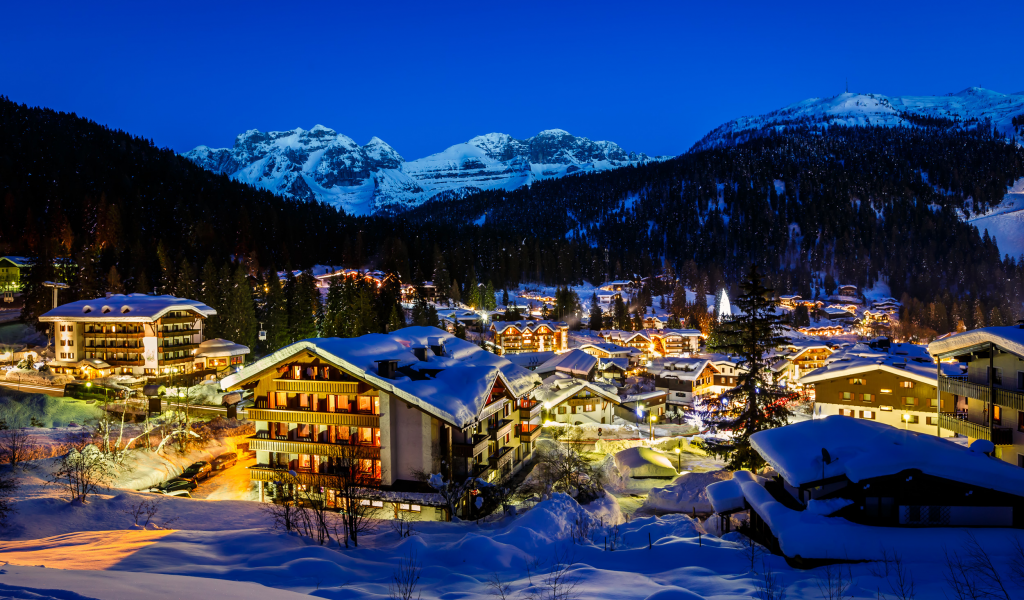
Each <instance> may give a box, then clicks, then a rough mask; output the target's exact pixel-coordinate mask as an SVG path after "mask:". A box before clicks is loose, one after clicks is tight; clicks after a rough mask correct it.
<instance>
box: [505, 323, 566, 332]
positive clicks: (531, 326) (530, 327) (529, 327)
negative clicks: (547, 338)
mask: <svg viewBox="0 0 1024 600" xmlns="http://www.w3.org/2000/svg"><path fill="white" fill-rule="evenodd" d="M541 327H547V328H548V329H550V330H552V331H558V330H559V329H560V328H562V327H568V325H566V324H565V323H562V322H557V321H494V322H492V323H491V329H493V330H494V332H495V333H504V332H505V330H507V329H515V330H517V331H519V332H520V333H522V332H525V331H530V332H535V331H537V330H538V329H540V328H541Z"/></svg>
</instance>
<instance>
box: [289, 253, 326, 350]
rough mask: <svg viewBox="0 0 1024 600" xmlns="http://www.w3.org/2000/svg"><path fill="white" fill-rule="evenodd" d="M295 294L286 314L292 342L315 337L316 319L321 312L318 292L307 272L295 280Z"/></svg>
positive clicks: (314, 282) (314, 281)
mask: <svg viewBox="0 0 1024 600" xmlns="http://www.w3.org/2000/svg"><path fill="white" fill-rule="evenodd" d="M294 285H295V293H294V299H293V300H292V306H291V310H290V311H289V313H288V330H289V334H290V336H291V341H292V342H297V341H299V340H305V339H310V338H315V337H316V336H317V323H316V317H317V315H318V314H320V312H321V308H320V290H319V289H317V287H316V278H314V277H313V273H312V272H311V271H309V270H306V271H303V272H302V273H299V276H298V277H296V278H295V284H294Z"/></svg>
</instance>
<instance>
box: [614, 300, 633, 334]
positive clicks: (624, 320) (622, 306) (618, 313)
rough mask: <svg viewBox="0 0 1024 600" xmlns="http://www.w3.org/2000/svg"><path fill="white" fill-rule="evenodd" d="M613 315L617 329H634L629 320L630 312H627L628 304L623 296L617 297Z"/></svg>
mask: <svg viewBox="0 0 1024 600" xmlns="http://www.w3.org/2000/svg"><path fill="white" fill-rule="evenodd" d="M613 314H614V321H615V328H616V329H618V330H620V331H630V330H631V329H632V322H631V321H630V320H629V311H627V310H626V303H625V302H623V301H622V296H616V297H615V304H614V308H613Z"/></svg>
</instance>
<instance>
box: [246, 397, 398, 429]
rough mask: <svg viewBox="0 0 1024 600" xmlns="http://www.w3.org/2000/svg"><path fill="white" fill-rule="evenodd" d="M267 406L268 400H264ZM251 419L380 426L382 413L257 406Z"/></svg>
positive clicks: (249, 416) (251, 410)
mask: <svg viewBox="0 0 1024 600" xmlns="http://www.w3.org/2000/svg"><path fill="white" fill-rule="evenodd" d="M264 406H266V402H264ZM248 418H249V420H250V421H276V422H281V423H306V424H309V425H348V426H349V427H380V415H374V414H368V413H349V412H325V411H316V410H310V409H309V408H304V407H302V408H297V409H292V408H262V407H260V406H259V402H257V407H256V408H250V409H249V411H248Z"/></svg>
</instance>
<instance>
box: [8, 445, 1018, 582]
mask: <svg viewBox="0 0 1024 600" xmlns="http://www.w3.org/2000/svg"><path fill="white" fill-rule="evenodd" d="M41 469H42V465H39V466H37V472H35V473H33V474H30V475H28V476H26V477H25V478H24V485H23V487H22V489H21V492H20V495H19V501H18V509H19V513H18V514H17V515H16V517H15V520H14V526H13V528H12V529H10V530H8V531H6V532H4V541H0V560H2V561H4V562H5V563H6V564H3V565H2V566H0V597H10V598H34V599H41V600H48V599H58V598H59V599H62V600H70V599H74V600H81V599H82V598H88V599H92V598H97V599H107V598H129V597H130V598H144V599H146V598H160V599H164V598H189V597H196V598H200V597H216V598H224V599H232V598H270V599H277V598H282V599H287V598H297V597H298V595H300V594H302V595H313V596H318V597H321V598H339V599H341V598H344V599H346V600H349V599H351V600H359V599H379V598H387V597H389V591H388V584H389V583H391V582H392V577H393V575H394V573H395V571H396V569H397V568H398V567H399V565H400V561H402V560H403V559H404V558H406V557H409V556H410V555H412V556H414V557H415V561H416V562H417V563H418V564H420V565H421V568H420V570H419V571H418V575H419V580H418V591H419V592H422V597H423V598H425V599H435V598H446V599H448V598H465V599H476V598H480V599H483V598H493V597H494V596H493V595H492V593H491V590H492V588H491V587H490V586H489V585H488V580H489V579H493V578H495V577H498V578H500V579H501V581H503V582H507V583H508V584H509V585H510V586H511V592H512V594H513V595H514V596H515V597H520V598H526V597H529V596H530V592H531V591H538V592H539V591H541V590H540V588H542V587H543V586H544V585H545V583H549V582H550V581H551V578H550V576H549V574H550V573H551V572H552V571H553V570H556V571H557V570H560V568H561V567H562V566H564V567H566V569H565V577H566V580H567V581H568V582H570V584H572V585H574V586H575V590H574V591H575V592H576V593H575V594H574V595H573V596H575V597H578V598H608V599H647V600H654V599H657V600H674V599H686V600H693V599H696V598H716V599H722V600H726V599H740V598H743V599H747V598H751V597H755V595H756V594H757V591H758V582H759V581H761V580H762V578H763V573H764V572H765V571H766V570H767V569H771V570H772V571H773V572H774V573H775V574H777V575H778V577H779V578H780V581H781V585H782V587H783V588H784V589H785V590H786V592H787V597H788V598H818V597H820V593H819V589H818V581H819V579H820V578H822V577H823V576H824V570H823V569H821V568H819V569H811V570H795V569H792V568H790V567H788V566H787V565H786V563H785V562H784V561H783V560H782V559H781V558H779V557H775V556H770V555H765V556H763V557H761V556H756V557H755V560H754V561H753V566H751V562H752V561H751V559H750V556H749V553H748V552H747V551H746V550H745V544H744V543H743V538H742V537H740V536H739V535H738V534H735V533H733V534H727V535H726V536H725V537H724V538H719V537H716V536H713V535H708V534H706V533H704V531H705V528H704V524H703V523H700V522H697V521H694V520H692V519H691V518H690V517H688V516H686V515H683V514H669V515H664V516H661V517H655V516H644V517H639V516H634V517H633V518H631V519H628V520H627V521H625V522H622V523H619V524H617V525H611V523H615V522H617V519H615V518H614V515H615V512H614V511H615V507H614V505H613V504H611V503H610V501H609V500H608V499H607V498H606V499H605V500H601V501H597V502H595V503H593V505H592V506H591V507H588V508H586V509H584V508H581V507H580V506H579V505H578V504H576V503H575V501H573V500H572V499H571V498H569V497H567V496H564V495H555V496H554V497H553V498H551V499H549V500H545V501H542V502H541V503H539V504H537V505H536V506H535V507H533V508H531V509H528V510H524V511H521V512H520V513H519V515H518V516H515V517H511V516H510V517H503V518H496V519H494V520H489V521H485V522H482V523H469V522H467V523H416V524H415V525H414V529H415V533H414V535H412V536H411V537H407V538H399V537H398V535H397V534H396V533H395V532H393V531H392V530H391V529H390V528H388V527H382V528H381V529H379V530H378V531H377V532H375V533H372V534H369V535H366V536H364V537H363V538H362V541H361V543H360V546H359V548H353V549H349V550H344V549H341V548H339V547H337V546H336V545H334V544H332V546H330V547H321V546H318V545H316V544H315V543H312V542H310V541H309V540H308V539H305V538H300V537H298V536H295V535H292V534H287V533H283V532H280V531H274V530H272V529H271V527H270V523H269V520H268V518H267V516H266V515H265V514H264V513H263V512H262V511H261V510H260V507H259V505H258V504H257V503H254V502H242V501H213V500H188V499H180V498H169V497H162V496H154V495H148V494H144V493H139V492H130V491H120V490H112V491H109V492H105V493H103V494H100V495H98V496H96V497H95V498H94V499H92V500H91V501H90V502H89V503H88V504H86V505H77V504H69V503H67V502H65V501H64V500H62V499H60V498H59V497H57V496H56V494H55V492H54V490H53V488H52V487H50V486H48V485H46V484H45V483H44V482H43V479H42V478H41V477H40V475H41V473H40V472H39V471H40V470H41ZM140 499H154V500H155V501H156V502H157V504H158V507H159V508H158V513H157V516H156V517H155V518H154V522H155V523H156V527H153V526H151V527H150V528H149V529H141V528H138V527H136V526H135V523H134V521H133V519H132V518H131V517H130V516H128V515H127V514H125V513H124V512H123V511H124V510H125V509H127V508H129V507H130V506H131V505H132V504H134V503H136V502H138V501H139V500H140ZM602 521H603V523H605V524H604V525H602ZM579 523H582V524H583V525H584V529H585V535H584V536H583V538H584V539H582V540H577V542H576V543H574V542H573V537H574V535H573V532H574V529H576V530H577V531H578V529H579V526H578V524H579ZM708 525H709V526H710V525H713V523H710V522H709V523H708ZM163 527H167V528H166V529H162V528H163ZM712 529H713V528H712ZM963 535H964V534H963V533H962V532H959V531H952V530H951V531H949V532H948V536H947V537H946V538H945V539H946V540H947V541H948V546H947V549H955V548H956V547H957V545H958V543H959V542H960V541H961V538H962V536H963ZM576 537H577V538H578V537H579V536H578V535H577V536H576ZM988 537H990V538H992V536H988ZM993 540H994V538H993ZM993 540H990V541H993ZM997 546H998V544H995V545H993V546H992V547H991V548H990V551H991V552H992V553H993V554H992V555H993V557H994V558H995V560H996V561H997V564H998V565H1000V566H1001V565H1002V563H1003V562H1005V561H1006V560H1007V559H1006V556H1008V554H1000V553H999V552H1001V551H1002V550H1005V549H1004V548H1001V547H997ZM612 547H614V548H615V549H614V550H611V549H610V548H612ZM606 548H608V549H606ZM762 558H763V562H762ZM903 559H904V561H905V564H906V566H907V567H908V569H909V572H910V573H911V576H912V577H913V580H914V583H915V586H916V591H917V594H916V597H917V598H942V597H944V595H943V594H944V591H946V590H945V583H944V578H943V574H942V570H943V568H944V561H943V548H941V547H939V546H938V545H936V546H935V547H933V548H930V549H928V548H926V549H922V551H920V552H917V553H915V554H913V555H905V556H903ZM879 567H880V566H879V565H877V564H871V563H867V564H855V565H851V566H850V576H851V578H852V586H851V588H850V597H853V598H863V599H867V598H877V597H878V592H882V593H885V594H886V595H887V596H891V591H890V587H889V585H890V583H889V580H890V579H891V578H892V574H890V576H889V578H886V577H885V576H884V574H883V573H882V572H881V571H882V569H881V568H879ZM1007 584H1008V585H1011V586H1012V582H1010V581H1007ZM548 591H549V592H550V588H549V590H548ZM1020 591H1021V590H1020V589H1019V588H1015V587H1013V588H1011V589H1010V593H1011V595H1013V594H1018V593H1020ZM413 597H416V595H414V596H413ZM1014 597H1015V596H1014Z"/></svg>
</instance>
